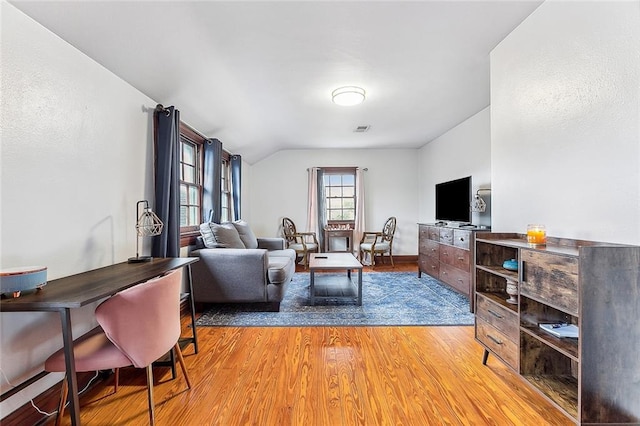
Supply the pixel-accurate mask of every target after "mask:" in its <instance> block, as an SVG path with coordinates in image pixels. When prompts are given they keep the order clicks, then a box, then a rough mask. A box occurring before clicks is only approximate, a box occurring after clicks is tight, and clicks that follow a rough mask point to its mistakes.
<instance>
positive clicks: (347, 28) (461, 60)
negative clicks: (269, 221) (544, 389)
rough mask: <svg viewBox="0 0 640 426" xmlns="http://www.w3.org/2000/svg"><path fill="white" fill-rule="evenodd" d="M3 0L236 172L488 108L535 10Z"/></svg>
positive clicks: (469, 5) (401, 143)
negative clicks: (359, 94) (170, 113)
mask: <svg viewBox="0 0 640 426" xmlns="http://www.w3.org/2000/svg"><path fill="white" fill-rule="evenodd" d="M10 2H11V3H12V4H13V5H15V6H16V7H18V8H19V9H20V10H22V11H23V12H25V13H26V14H27V15H29V16H31V17H32V18H33V19H35V20H36V21H38V22H40V23H41V24H42V25H44V26H45V27H47V28H49V29H50V30H51V31H53V32H54V33H56V34H58V35H59V36H60V37H61V38H63V39H64V40H66V41H68V42H69V43H70V44H72V45H74V46H75V47H77V48H78V49H79V50H81V51H82V52H84V53H85V54H87V55H88V56H90V57H91V58H93V59H95V60H96V61H97V62H99V63H100V64H102V65H103V66H104V67H106V68H107V69H109V70H111V71H112V72H113V73H115V74H116V75H118V76H120V77H121V78H122V79H124V80H125V81H127V82H129V83H130V84H131V85H133V86H134V87H136V88H138V89H139V90H140V91H141V92H143V93H144V94H146V95H147V96H149V97H150V98H152V99H154V100H155V101H157V102H159V103H162V104H163V105H165V106H167V105H175V106H176V107H177V108H178V109H179V110H180V111H181V118H182V120H183V121H185V122H186V123H188V124H190V125H191V126H192V127H194V128H195V129H197V130H198V131H200V132H201V133H203V134H204V135H206V136H209V137H216V138H218V139H220V140H221V141H222V142H223V144H224V147H225V149H227V150H228V151H230V152H233V153H236V154H241V155H242V156H243V158H244V159H245V160H246V161H248V162H249V163H254V162H256V161H259V160H261V159H263V158H265V157H266V156H268V155H270V154H272V153H274V152H276V151H278V150H281V149H306V148H417V147H420V146H422V145H424V144H425V143H427V142H429V141H431V140H433V139H434V138H436V137H438V136H440V135H441V134H443V133H445V132H446V131H447V130H449V129H451V128H452V127H454V126H456V125H457V124H459V123H460V122H462V121H464V120H465V119H467V118H468V117H470V116H472V115H473V114H475V113H477V112H478V111H480V110H482V109H483V108H485V107H486V106H488V105H489V53H490V51H491V50H492V49H493V48H494V47H495V46H496V45H497V44H498V43H499V42H500V41H501V40H502V39H503V38H504V37H505V36H506V35H507V34H508V33H509V32H511V31H512V30H513V29H514V28H515V27H517V26H518V24H519V23H520V22H522V21H523V20H524V19H525V18H526V17H527V16H528V15H529V14H531V12H533V11H534V10H535V9H536V7H538V6H539V5H540V4H541V3H542V1H541V0H539V1H508V0H503V1H450V0H447V1H444V0H443V1H412V2H399V1H353V2H338V1H297V2H293V1H281V2H266V1H258V2H246V1H229V2H219V1H174V2H169V1H89V0H85V1H77V0H76V1H64V2H63V1H32V0H29V1H25V0H20V1H10ZM344 85H358V86H361V87H363V88H364V89H365V90H366V92H367V99H366V101H365V102H364V103H363V104H361V105H359V106H356V107H341V106H338V105H335V104H333V103H332V102H331V98H330V94H331V91H332V90H334V89H335V88H337V87H340V86H344ZM154 106H155V105H148V107H150V108H153V107H154ZM361 125H370V126H371V128H370V130H369V131H368V132H366V133H355V132H354V129H355V128H356V127H357V126H361Z"/></svg>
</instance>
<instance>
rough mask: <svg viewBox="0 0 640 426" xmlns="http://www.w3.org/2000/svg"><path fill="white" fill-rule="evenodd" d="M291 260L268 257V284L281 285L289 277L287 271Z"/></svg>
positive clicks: (282, 257)
mask: <svg viewBox="0 0 640 426" xmlns="http://www.w3.org/2000/svg"><path fill="white" fill-rule="evenodd" d="M292 263H293V260H291V258H290V257H288V256H269V270H268V275H269V282H270V283H271V284H282V283H283V282H285V281H286V280H287V278H290V277H289V271H290V269H291V265H292Z"/></svg>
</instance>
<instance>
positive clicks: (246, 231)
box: [233, 220, 258, 249]
mask: <svg viewBox="0 0 640 426" xmlns="http://www.w3.org/2000/svg"><path fill="white" fill-rule="evenodd" d="M233 226H234V227H235V228H236V230H237V231H238V234H239V235H240V239H241V240H242V243H243V244H244V246H245V248H248V249H255V248H258V239H257V238H256V236H255V234H254V233H253V231H252V230H251V227H250V226H249V224H248V223H247V222H245V221H244V220H237V221H235V222H233Z"/></svg>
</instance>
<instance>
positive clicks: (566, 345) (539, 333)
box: [522, 325, 579, 361]
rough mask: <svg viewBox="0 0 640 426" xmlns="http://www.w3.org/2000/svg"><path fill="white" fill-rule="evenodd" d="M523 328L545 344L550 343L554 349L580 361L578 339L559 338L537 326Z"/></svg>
mask: <svg viewBox="0 0 640 426" xmlns="http://www.w3.org/2000/svg"><path fill="white" fill-rule="evenodd" d="M522 330H523V331H524V332H526V333H529V335H530V336H531V337H533V338H535V339H538V340H540V341H542V343H544V344H545V345H549V346H550V347H552V348H553V349H555V350H557V351H558V352H560V353H562V354H563V355H565V356H568V357H569V358H571V359H572V360H574V361H578V360H579V358H578V339H570V338H562V339H561V338H559V337H556V336H554V335H552V334H549V333H547V332H546V331H544V330H542V329H541V328H540V327H538V326H537V325H536V326H533V325H532V326H526V327H525V326H522Z"/></svg>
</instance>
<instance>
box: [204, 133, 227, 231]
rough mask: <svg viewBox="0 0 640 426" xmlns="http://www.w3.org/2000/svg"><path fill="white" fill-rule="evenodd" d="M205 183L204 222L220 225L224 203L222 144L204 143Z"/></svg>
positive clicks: (216, 142) (209, 140)
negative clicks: (222, 199)
mask: <svg viewBox="0 0 640 426" xmlns="http://www.w3.org/2000/svg"><path fill="white" fill-rule="evenodd" d="M203 168H204V170H203V172H204V182H203V183H202V221H203V222H215V223H220V217H221V213H222V212H221V210H222V202H221V193H222V188H221V186H222V178H221V176H222V142H220V141H219V140H218V139H207V140H206V141H205V143H204V165H203Z"/></svg>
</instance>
